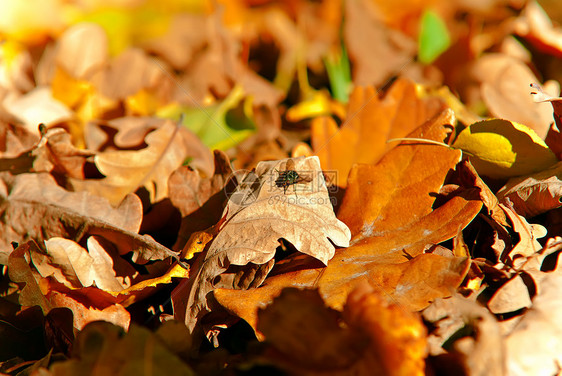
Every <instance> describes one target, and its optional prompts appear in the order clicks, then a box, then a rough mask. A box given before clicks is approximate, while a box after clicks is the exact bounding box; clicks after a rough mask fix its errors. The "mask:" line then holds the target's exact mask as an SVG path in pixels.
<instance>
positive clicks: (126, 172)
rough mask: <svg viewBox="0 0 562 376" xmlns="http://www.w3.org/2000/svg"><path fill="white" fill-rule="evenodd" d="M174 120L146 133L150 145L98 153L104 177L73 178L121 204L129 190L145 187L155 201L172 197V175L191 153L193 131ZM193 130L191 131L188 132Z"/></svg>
mask: <svg viewBox="0 0 562 376" xmlns="http://www.w3.org/2000/svg"><path fill="white" fill-rule="evenodd" d="M186 132H187V130H185V129H184V128H181V127H179V126H177V125H175V123H174V122H172V121H171V120H167V121H166V120H162V121H161V124H160V127H159V128H158V129H157V130H155V131H153V132H151V133H149V134H148V136H146V143H147V144H148V146H147V147H146V148H144V149H141V150H138V151H121V150H119V151H107V152H101V153H98V154H97V155H96V156H95V158H94V161H95V163H96V167H97V168H98V169H99V171H100V172H101V173H102V174H104V175H105V176H106V177H105V178H104V179H101V180H93V179H89V180H77V179H71V183H72V185H73V187H74V188H75V189H77V190H84V191H89V192H92V193H95V194H98V195H101V196H103V197H105V198H107V199H108V200H109V201H110V202H111V203H112V204H113V205H117V204H118V203H119V202H121V200H122V199H123V198H124V197H125V196H126V195H127V194H129V193H133V192H134V191H136V190H137V188H139V187H142V186H144V187H145V188H146V189H147V190H148V191H149V192H150V198H151V201H152V202H157V201H160V200H162V199H164V198H166V197H167V196H168V178H169V176H170V174H171V173H172V172H173V171H174V170H175V169H176V168H178V167H179V166H181V165H182V163H183V162H184V161H185V159H186V158H187V157H188V156H192V155H191V153H190V149H189V148H190V146H192V143H190V141H192V140H191V138H192V137H194V136H191V134H188V135H186V134H185V133H186ZM187 133H189V132H187Z"/></svg>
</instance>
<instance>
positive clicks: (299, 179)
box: [275, 159, 312, 195]
mask: <svg viewBox="0 0 562 376" xmlns="http://www.w3.org/2000/svg"><path fill="white" fill-rule="evenodd" d="M276 171H277V170H276ZM277 173H278V174H279V176H278V177H277V180H275V185H276V186H278V187H283V194H285V193H287V188H288V187H289V186H291V185H293V190H294V192H295V195H296V194H297V191H296V188H295V187H294V185H295V184H299V183H309V182H311V181H312V176H305V174H299V173H298V172H297V171H295V162H294V161H293V160H292V159H289V160H288V161H287V165H286V167H285V171H277Z"/></svg>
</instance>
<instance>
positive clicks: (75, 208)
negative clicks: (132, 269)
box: [0, 174, 174, 264]
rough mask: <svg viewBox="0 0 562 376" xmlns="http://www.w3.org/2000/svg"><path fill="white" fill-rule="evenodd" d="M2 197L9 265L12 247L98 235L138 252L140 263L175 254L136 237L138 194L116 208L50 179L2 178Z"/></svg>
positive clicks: (1, 225) (1, 245) (1, 255)
mask: <svg viewBox="0 0 562 376" xmlns="http://www.w3.org/2000/svg"><path fill="white" fill-rule="evenodd" d="M0 192H1V194H0V212H2V213H3V218H2V221H1V222H0V234H1V235H2V236H1V238H0V240H1V242H0V249H1V252H0V263H2V264H5V263H6V262H7V256H8V254H9V253H10V252H11V245H10V243H11V242H13V241H15V242H18V243H23V242H25V241H27V240H29V239H34V240H35V241H37V242H38V243H39V244H42V243H43V241H44V240H47V239H50V238H53V237H63V238H66V239H71V240H75V241H77V242H80V241H81V240H83V239H86V238H87V237H88V236H92V235H99V236H101V237H103V238H105V239H106V240H108V241H110V242H112V243H113V245H114V246H115V247H116V248H117V250H118V252H119V254H121V255H123V254H126V253H129V252H134V256H133V259H134V261H135V262H137V263H145V262H146V261H148V260H151V259H163V258H165V257H169V256H170V255H173V254H174V253H173V252H171V251H170V250H169V249H167V248H166V247H164V246H162V245H160V244H159V243H157V242H155V241H154V240H153V239H152V238H150V237H148V236H146V235H139V234H137V231H138V229H139V227H140V222H141V220H142V205H141V203H140V200H139V198H138V197H136V196H134V195H130V196H127V197H126V198H125V200H123V202H122V203H121V205H120V206H118V207H117V208H113V207H111V206H110V205H109V203H108V202H107V201H106V200H105V199H103V198H101V197H97V196H94V195H91V194H89V193H86V192H80V193H76V192H68V191H65V190H64V189H62V188H61V187H59V186H58V185H57V184H56V183H55V181H54V179H53V178H52V177H51V176H50V175H48V174H22V175H18V176H17V177H15V178H11V177H10V178H6V176H4V181H3V182H2V185H1V186H0Z"/></svg>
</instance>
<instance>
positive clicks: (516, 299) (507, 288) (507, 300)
mask: <svg viewBox="0 0 562 376" xmlns="http://www.w3.org/2000/svg"><path fill="white" fill-rule="evenodd" d="M530 306H531V298H530V297H529V289H528V288H527V286H526V285H525V282H523V279H521V276H520V275H516V276H515V277H513V278H512V279H510V280H509V281H507V282H506V283H505V284H504V285H503V286H502V287H501V288H500V289H499V290H498V291H496V293H495V294H494V295H493V296H492V298H491V299H490V301H489V302H488V308H489V309H490V312H492V313H496V314H498V313H509V312H515V311H517V310H519V309H522V308H528V307H530Z"/></svg>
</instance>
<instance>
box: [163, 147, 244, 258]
mask: <svg viewBox="0 0 562 376" xmlns="http://www.w3.org/2000/svg"><path fill="white" fill-rule="evenodd" d="M214 155H215V173H214V175H213V176H212V177H203V176H201V173H200V172H199V171H197V170H192V169H190V168H189V167H187V166H182V167H180V168H178V169H177V170H176V171H174V172H173V173H172V175H171V176H170V179H169V180H168V192H169V196H170V200H171V202H172V204H173V205H174V206H175V207H176V208H177V209H178V210H179V211H180V213H181V215H182V222H181V226H180V231H179V233H178V239H177V240H176V243H175V244H174V246H173V247H172V248H173V249H176V250H179V249H182V248H183V246H184V245H185V243H186V241H187V239H189V237H190V236H191V234H193V233H194V232H196V231H202V230H205V229H207V228H209V227H211V226H213V225H215V224H216V223H217V222H218V221H219V220H220V216H221V214H222V211H223V210H224V206H225V205H226V200H227V196H226V195H225V193H226V191H223V189H226V188H227V187H226V185H227V183H228V182H229V179H230V178H233V177H234V175H233V172H232V167H231V166H230V161H229V159H228V157H227V156H226V154H224V153H223V152H221V151H219V150H215V151H214ZM235 183H237V182H233V184H235ZM233 189H234V187H230V190H231V191H232V190H233Z"/></svg>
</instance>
